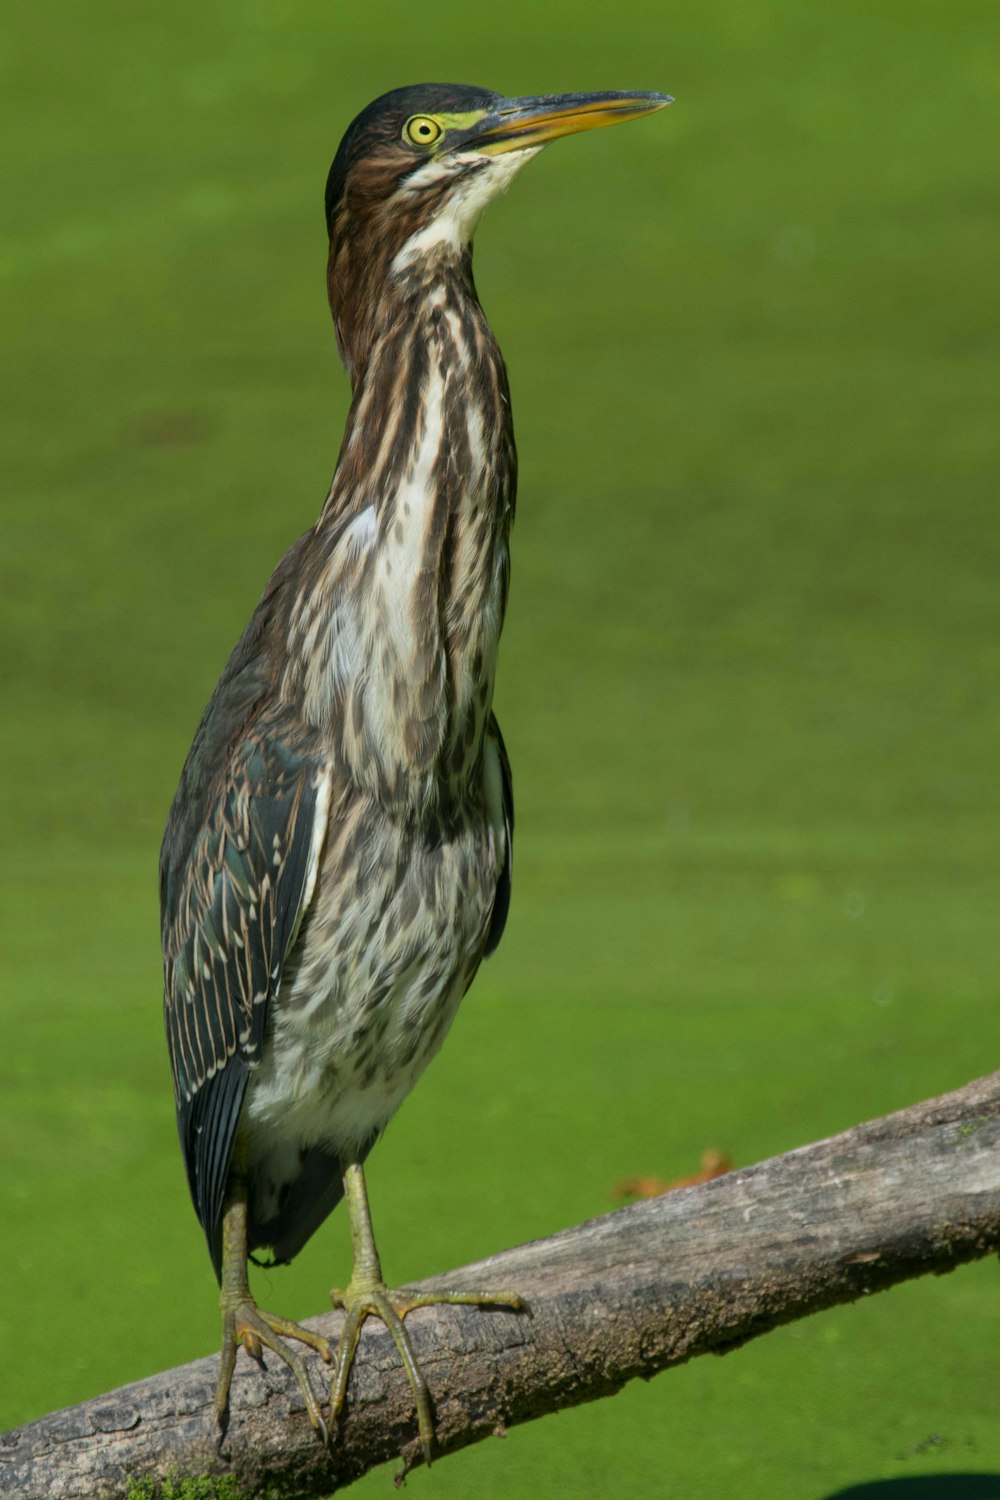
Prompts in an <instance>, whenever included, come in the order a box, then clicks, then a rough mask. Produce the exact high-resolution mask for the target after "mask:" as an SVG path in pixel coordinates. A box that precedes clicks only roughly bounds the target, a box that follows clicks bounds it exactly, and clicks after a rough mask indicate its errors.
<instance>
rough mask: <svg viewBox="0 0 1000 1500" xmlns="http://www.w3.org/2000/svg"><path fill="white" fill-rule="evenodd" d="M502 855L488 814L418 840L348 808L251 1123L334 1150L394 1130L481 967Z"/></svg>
mask: <svg viewBox="0 0 1000 1500" xmlns="http://www.w3.org/2000/svg"><path fill="white" fill-rule="evenodd" d="M497 858H498V852H497V850H496V848H495V845H494V835H493V832H492V830H491V829H490V827H489V824H488V821H487V819H486V818H485V816H484V815H483V814H482V812H481V810H479V809H477V808H475V807H471V806H470V807H469V808H468V809H466V810H465V812H464V813H463V815H462V816H461V817H460V818H459V819H458V820H457V821H456V822H455V823H454V824H453V825H452V827H450V828H449V829H442V828H441V827H436V828H435V827H425V828H424V829H422V830H421V831H420V832H419V833H414V832H406V831H402V830H401V829H400V828H399V827H398V826H397V825H396V824H394V823H393V822H391V821H389V820H388V819H386V817H385V815H384V813H381V812H380V811H379V810H378V809H376V808H375V807H374V806H373V805H372V804H371V803H370V802H369V801H368V800H367V799H364V798H358V799H355V801H354V802H353V804H352V805H351V806H350V807H349V808H348V809H347V810H346V811H345V810H344V809H342V810H341V814H340V816H339V818H338V820H337V821H335V822H332V824H331V831H330V835H329V839H328V843H327V848H326V850H325V854H324V859H323V864H322V867H321V870H320V874H319V879H318V881H317V888H316V897H315V900H314V902H313V905H312V908H311V909H310V913H309V917H308V919H307V922H306V924H304V927H303V930H302V933H301V934H300V938H299V941H298V943H297V945H296V948H295V951H294V952H293V954H292V955H290V958H289V960H288V962H287V963H286V966H285V970H284V973H283V975H282V983H281V989H280V992H279V995H278V997H277V999H276V1000H275V1002H274V1006H273V1012H272V1015H273V1023H272V1027H271V1034H270V1038H269V1044H268V1045H267V1046H266V1047H265V1051H264V1057H263V1059H262V1062H261V1064H260V1067H259V1069H258V1070H257V1073H256V1074H255V1076H254V1077H253V1078H252V1080H251V1086H250V1102H249V1116H250V1120H251V1123H254V1122H256V1123H257V1124H258V1126H259V1127H260V1128H263V1129H265V1130H267V1131H278V1132H279V1133H281V1134H282V1136H285V1137H287V1136H289V1135H290V1136H292V1137H294V1138H295V1139H297V1140H298V1141H299V1142H300V1143H309V1142H318V1141H322V1142H326V1143H329V1144H332V1145H335V1146H343V1144H344V1143H345V1142H355V1143H360V1142H362V1141H363V1140H364V1139H365V1138H366V1137H367V1136H369V1135H371V1134H372V1133H374V1132H377V1131H379V1130H381V1129H382V1128H383V1126H384V1125H385V1123H386V1121H387V1120H388V1118H389V1116H390V1115H391V1114H392V1113H393V1112H394V1111H395V1109H396V1108H397V1107H398V1106H399V1104H400V1103H401V1102H402V1100H403V1098H404V1097H405V1096H406V1094H407V1093H408V1092H409V1090H410V1089H411V1088H412V1087H413V1084H414V1083H415V1082H416V1080H417V1078H418V1077H419V1075H420V1073H421V1072H422V1070H423V1068H424V1067H425V1066H426V1064H427V1062H429V1060H430V1058H431V1057H432V1056H433V1055H434V1053H435V1052H436V1051H437V1049H438V1047H439V1046H440V1044H441V1042H442V1041H443V1039H444V1036H445V1034H446V1032H447V1030H448V1027H449V1026H450V1024H451V1022H452V1020H453V1019H454V1015H455V1012H456V1010H457V1008H458V1004H459V1001H460V1000H461V998H462V995H463V994H464V992H465V990H466V989H467V987H468V985H469V983H470V982H471V980H472V977H473V975H474V973H475V971H476V969H477V967H478V965H479V961H480V958H481V956H482V952H483V947H484V944H485V938H486V932H487V929H488V925H489V919H490V913H491V910H492V904H493V899H494V893H495V889H496V879H497Z"/></svg>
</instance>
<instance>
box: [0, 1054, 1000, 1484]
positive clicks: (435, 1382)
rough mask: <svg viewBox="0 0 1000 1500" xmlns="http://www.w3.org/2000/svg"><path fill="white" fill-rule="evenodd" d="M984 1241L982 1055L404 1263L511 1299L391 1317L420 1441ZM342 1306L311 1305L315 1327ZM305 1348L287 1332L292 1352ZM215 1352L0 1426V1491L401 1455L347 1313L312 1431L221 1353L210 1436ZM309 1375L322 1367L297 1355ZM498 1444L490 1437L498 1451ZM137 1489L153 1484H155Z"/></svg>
mask: <svg viewBox="0 0 1000 1500" xmlns="http://www.w3.org/2000/svg"><path fill="white" fill-rule="evenodd" d="M998 1249H1000V1073H994V1074H992V1075H990V1076H989V1077H987V1078H984V1079H980V1080H979V1081H977V1082H975V1083H971V1084H969V1085H967V1086H966V1087H965V1088H963V1089H959V1090H957V1091H956V1092H955V1093H952V1094H946V1095H944V1096H943V1097H941V1098H939V1099H930V1100H926V1101H925V1102H924V1103H922V1104H917V1105H914V1106H913V1107H912V1108H910V1109H906V1110H902V1111H900V1112H899V1113H898V1114H893V1115H888V1116H886V1117H885V1118H883V1119H880V1120H875V1121H872V1122H871V1123H869V1124H866V1125H859V1126H857V1127H856V1128H855V1129H853V1130H849V1131H847V1132H846V1133H845V1134H843V1135H838V1136H835V1137H833V1138H832V1139H830V1140H826V1141H820V1142H818V1143H817V1144H815V1145H812V1146H807V1147H803V1148H802V1149H800V1150H797V1151H792V1152H789V1153H788V1154H787V1155H785V1156H779V1157H774V1158H773V1159H771V1160H770V1161H765V1162H761V1163H760V1164H759V1165H757V1166H754V1167H749V1168H746V1169H744V1170H741V1171H737V1172H732V1173H730V1174H729V1175H728V1176H725V1177H720V1178H717V1179H716V1180H715V1181H712V1182H708V1183H706V1184H704V1185H703V1186H700V1187H696V1188H688V1189H684V1190H682V1191H679V1192H674V1193H670V1194H667V1195H666V1196H664V1197H662V1198H656V1199H652V1200H649V1201H647V1202H643V1203H639V1204H635V1205H633V1206H632V1207H629V1208H623V1209H620V1210H618V1211H617V1212H615V1213H611V1214H607V1215H606V1216H604V1217H603V1218H600V1219H594V1220H592V1221H590V1222H589V1223H586V1224H581V1225H579V1226H578V1227H577V1228H575V1229H568V1230H565V1231H564V1232H562V1233H561V1234H557V1235H554V1236H553V1237H552V1238H550V1239H546V1240H539V1241H537V1242H535V1243H533V1244H528V1245H522V1246H520V1247H518V1248H517V1249H514V1250H508V1251H505V1252H504V1253H503V1254H501V1255H496V1256H493V1257H492V1258H491V1259H489V1260H487V1261H482V1262H480V1263H479V1264H478V1265H476V1266H471V1267H465V1268H463V1269H462V1270H461V1271H455V1272H454V1273H451V1274H449V1275H447V1276H440V1277H435V1278H432V1279H431V1280H429V1281H425V1282H421V1283H420V1289H421V1290H424V1289H427V1290H430V1289H432V1288H434V1287H438V1288H441V1287H447V1286H459V1287H467V1286H483V1287H487V1288H488V1287H497V1288H508V1289H511V1290H515V1291H518V1292H520V1293H521V1294H522V1295H523V1296H524V1297H526V1298H527V1300H528V1302H529V1304H530V1306H531V1309H532V1316H530V1317H527V1316H525V1315H523V1314H517V1313H511V1312H506V1311H503V1310H489V1311H487V1310H482V1309H479V1308H472V1307H438V1308H434V1309H428V1310H426V1311H421V1312H418V1313H416V1314H414V1316H413V1317H412V1319H411V1320H410V1321H409V1323H408V1325H407V1326H408V1327H409V1328H410V1330H411V1332H412V1335H413V1340H414V1345H415V1348H416V1353H417V1357H418V1359H419V1360H420V1362H421V1365H422V1367H423V1369H424V1372H425V1374H426V1375H427V1378H428V1381H429V1384H430V1387H431V1391H432V1393H433V1396H434V1402H435V1408H436V1416H437V1437H438V1452H439V1453H440V1454H441V1455H442V1456H443V1455H444V1454H446V1453H448V1452H451V1451H453V1450H455V1449H458V1448H461V1447H464V1446H465V1445H466V1444H468V1443H473V1442H477V1441H479V1440H480V1439H482V1438H485V1437H488V1436H490V1435H491V1434H494V1433H499V1432H503V1431H504V1430H505V1429H506V1428H507V1427H511V1426H513V1425H515V1424H516V1423H519V1422H527V1421H530V1420H531V1419H532V1418H534V1417H538V1416H541V1415H543V1414H544V1413H546V1412H550V1411H557V1410H559V1409H560V1408H562V1407H567V1406H573V1405H576V1404H578V1403H580V1402H583V1401H592V1400H595V1399H597V1398H599V1397H601V1396H608V1395H611V1394H612V1393H613V1392H615V1391H617V1390H619V1389H620V1388H621V1387H622V1386H623V1385H625V1384H626V1383H627V1382H628V1381H629V1380H632V1379H634V1378H635V1377H636V1376H643V1377H649V1376H651V1375H654V1374H656V1373H657V1372H658V1371H660V1370H664V1369H666V1368H667V1367H668V1366H670V1365H675V1364H681V1363H683V1362H684V1361H686V1360H688V1359H691V1358H693V1357H694V1356H695V1355H698V1354H705V1353H708V1352H710V1351H715V1352H720V1351H722V1350H725V1349H729V1348H732V1347H735V1346H736V1345H738V1344H741V1343H744V1342H746V1341H747V1340H748V1339H751V1338H755V1337H757V1336H758V1335H759V1334H762V1333H766V1332H768V1330H769V1329H772V1328H775V1327H777V1326H778V1325H779V1324H782V1323H788V1322H791V1321H792V1320H794V1319H796V1318H802V1317H805V1316H806V1315H807V1314H809V1313H812V1312H816V1311H818V1310H819V1309H821V1308H825V1307H831V1306H833V1305H834V1304H836V1303H839V1302H850V1301H853V1300H854V1299H855V1298H858V1297H860V1296H863V1295H866V1294H868V1293H871V1292H876V1291H882V1290H884V1289H885V1288H887V1287H889V1286H892V1285H893V1284H894V1283H896V1282H899V1281H903V1280H906V1279H907V1278H910V1277H914V1276H921V1275H925V1274H927V1273H928V1272H942V1271H947V1270H951V1269H952V1268H953V1267H955V1266H957V1265H960V1264H961V1263H963V1262H965V1261H969V1260H974V1259H976V1258H977V1257H980V1256H983V1255H986V1254H989V1253H990V1252H993V1251H997V1250H998ZM340 1321H341V1315H340V1314H329V1315H327V1316H325V1317H320V1318H316V1319H313V1320H311V1323H310V1326H312V1327H315V1328H319V1329H321V1330H322V1331H323V1332H324V1333H326V1334H327V1335H328V1336H329V1337H331V1338H336V1335H337V1333H338V1331H339V1328H340ZM307 1353H308V1351H307ZM217 1368H218V1359H217V1357H212V1358H209V1359H200V1360H196V1361H195V1362H194V1363H193V1364H189V1365H184V1366H182V1367H180V1368H178V1369H176V1370H168V1371H165V1372H163V1373H162V1374H159V1375H154V1376H152V1377H151V1378H150V1379H148V1380H143V1381H139V1382H137V1383H136V1384H134V1385H131V1386H126V1387H123V1388H122V1389H121V1390H118V1391H114V1392H112V1393H111V1394H110V1395H108V1396H103V1397H100V1398H98V1399H97V1400H93V1401H88V1402H86V1403H84V1404H83V1405H81V1406H77V1407H73V1408H71V1409H69V1410H67V1411H62V1412H56V1413H54V1414H53V1415H52V1416H49V1417H44V1418H42V1420H40V1421H38V1422H34V1423H32V1424H30V1425H29V1426H27V1427H22V1428H20V1429H18V1430H16V1431H14V1432H10V1433H7V1434H3V1435H0V1495H4V1496H12V1497H13V1496H17V1497H18V1500H42V1497H45V1500H111V1497H119V1496H125V1495H126V1494H127V1493H128V1482H129V1480H130V1479H131V1480H134V1481H141V1480H143V1479H153V1480H155V1481H159V1480H162V1479H164V1478H166V1477H170V1478H172V1479H173V1480H174V1482H175V1483H177V1482H178V1481H179V1480H181V1479H183V1478H187V1477H192V1478H193V1477H196V1476H204V1475H219V1476H227V1477H228V1479H229V1480H230V1481H231V1483H230V1485H229V1486H228V1487H226V1488H225V1489H223V1490H222V1491H220V1493H221V1494H225V1495H226V1496H227V1497H228V1496H229V1495H233V1494H235V1495H239V1496H243V1497H247V1500H263V1497H266V1500H291V1497H303V1496H313V1495H327V1494H330V1493H331V1492H332V1491H334V1490H335V1489H337V1488H339V1487H341V1486H343V1485H345V1484H348V1483H349V1482H350V1481H351V1480H352V1479H356V1478H357V1477H358V1476H359V1475H361V1474H363V1473H365V1472H366V1471H367V1470H368V1469H371V1468H373V1467H375V1465H377V1464H381V1463H384V1462H386V1461H387V1460H390V1459H393V1458H395V1457H398V1456H399V1454H400V1453H402V1455H403V1457H404V1461H405V1462H407V1463H413V1462H417V1461H419V1447H418V1445H417V1443H416V1423H415V1417H414V1411H413V1399H412V1393H411V1391H410V1388H409V1385H408V1383H407V1381H406V1378H405V1375H404V1374H403V1371H402V1369H401V1367H400V1365H399V1361H398V1358H397V1355H396V1351H395V1348H394V1346H393V1344H392V1342H391V1340H390V1338H389V1336H388V1334H387V1333H386V1332H385V1330H384V1329H382V1328H381V1326H380V1325H379V1324H377V1323H368V1324H367V1325H366V1328H365V1332H364V1334H363V1337H362V1342H361V1347H360V1349H359V1352H358V1357H357V1360H356V1363H355V1366H354V1370H353V1372H352V1375H351V1386H350V1392H349V1396H348V1406H347V1410H346V1413H345V1416H344V1419H343V1421H342V1423H341V1427H340V1431H339V1432H338V1433H337V1434H336V1436H335V1438H334V1440H333V1441H332V1443H331V1445H330V1447H329V1449H325V1448H324V1447H323V1446H322V1445H321V1444H320V1443H319V1442H318V1440H317V1438H316V1436H315V1434H314V1433H313V1431H312V1429H311V1427H310V1426H309V1424H308V1421H307V1419H306V1416H305V1412H304V1410H303V1407H302V1402H301V1398H300V1396H299V1393H298V1391H297V1388H296V1386H295V1384H294V1381H293V1380H292V1379H291V1378H290V1376H289V1375H288V1372H287V1371H286V1370H285V1368H284V1366H283V1365H281V1364H280V1363H279V1362H278V1361H277V1360H275V1359H273V1358H269V1360H268V1368H267V1370H266V1372H264V1373H262V1372H261V1371H260V1370H259V1368H258V1367H257V1366H255V1365H254V1364H253V1363H252V1362H251V1361H250V1360H249V1359H247V1358H246V1357H245V1356H244V1355H242V1354H241V1355H240V1357H239V1360H238V1363H237V1369H236V1376H235V1378H234V1381H233V1391H232V1421H231V1425H230V1430H229V1434H228V1436H227V1438H226V1441H225V1443H224V1444H223V1445H222V1447H221V1449H220V1447H219V1444H218V1441H217V1436H216V1431H215V1425H214V1418H213V1412H212V1396H213V1388H214V1383H215V1374H216V1371H217ZM312 1373H313V1376H314V1380H315V1383H316V1389H317V1390H323V1389H324V1388H325V1383H326V1381H327V1380H328V1373H327V1367H326V1366H324V1365H323V1364H322V1362H321V1361H320V1360H319V1358H318V1357H317V1358H316V1359H315V1364H314V1365H313V1366H312ZM498 1462H502V1455H501V1456H498ZM154 1492H155V1491H154Z"/></svg>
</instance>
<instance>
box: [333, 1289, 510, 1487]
mask: <svg viewBox="0 0 1000 1500" xmlns="http://www.w3.org/2000/svg"><path fill="white" fill-rule="evenodd" d="M330 1300H331V1301H332V1303H333V1305H334V1307H339V1308H343V1310H344V1312H345V1314H346V1316H345V1318H344V1326H343V1328H342V1329H341V1332H340V1338H339V1339H338V1341H337V1352H336V1355H335V1357H334V1359H335V1364H334V1374H333V1380H332V1382H331V1385H330V1420H331V1422H332V1423H333V1424H334V1425H336V1423H337V1421H338V1419H339V1417H340V1413H341V1412H342V1410H343V1408H344V1401H345V1399H346V1396H347V1382H348V1379H349V1377H350V1373H351V1366H352V1365H353V1363H354V1356H355V1354H356V1353H357V1348H358V1343H359V1341H360V1339H361V1329H362V1327H363V1325H364V1323H365V1320H366V1319H367V1318H370V1317H375V1318H378V1319H379V1321H380V1322H381V1323H383V1324H384V1325H385V1327H386V1328H387V1329H388V1330H389V1333H390V1335H391V1336H392V1341H393V1343H394V1344H395V1345H396V1349H397V1351H398V1353H399V1357H400V1359H401V1361H402V1364H403V1368H404V1370H405V1371H406V1375H407V1378H408V1380H409V1382H410V1389H411V1390H412V1391H413V1400H414V1404H415V1406H416V1409H417V1430H418V1433H419V1437H420V1447H421V1449H422V1450H423V1455H424V1462H425V1463H426V1464H427V1465H428V1467H430V1463H431V1458H432V1455H433V1444H434V1411H433V1405H432V1402H431V1393H430V1389H429V1387H428V1385H427V1381H426V1379H425V1378H424V1374H423V1371H422V1370H421V1368H420V1365H419V1364H418V1363H417V1357H416V1355H415V1354H414V1352H413V1344H412V1343H411V1341H410V1335H409V1334H408V1333H407V1331H406V1328H405V1327H404V1319H405V1318H406V1317H407V1316H408V1315H409V1314H410V1313H411V1312H413V1311H414V1309H415V1308H418V1307H435V1306H437V1305H439V1304H442V1303H443V1304H450V1305H452V1306H474V1307H507V1308H510V1309H511V1310H513V1311H515V1312H527V1311H529V1308H528V1305H527V1303H526V1302H525V1301H524V1299H523V1298H522V1297H519V1296H518V1295H517V1293H516V1292H407V1291H405V1290H390V1288H389V1287H387V1286H386V1285H385V1284H384V1283H383V1282H381V1281H368V1280H363V1281H352V1282H351V1284H350V1286H348V1287H346V1288H341V1287H334V1288H333V1290H332V1291H331V1292H330Z"/></svg>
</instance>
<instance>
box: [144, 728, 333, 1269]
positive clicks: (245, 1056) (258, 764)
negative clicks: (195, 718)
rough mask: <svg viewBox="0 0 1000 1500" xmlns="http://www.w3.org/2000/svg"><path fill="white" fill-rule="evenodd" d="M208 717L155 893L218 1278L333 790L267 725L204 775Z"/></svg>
mask: <svg viewBox="0 0 1000 1500" xmlns="http://www.w3.org/2000/svg"><path fill="white" fill-rule="evenodd" d="M213 707H216V700H213V704H210V705H209V709H208V711H207V713H206V716H205V720H204V721H203V723H202V727H201V729H200V730H199V733H198V736H197V737H196V739H195V743H194V745H193V747H192V751H191V755H190V756H189V759H188V764H187V765H186V766H185V770H184V774H183V776H182V778H181V784H180V788H179V790H178V793H177V797H176V798H175V801H174V807H173V809H172V810H171V815H170V819H169V821H168V823H167V831H166V834H165V836H164V841H163V852H162V855H161V861H160V893H161V913H162V930H163V956H164V978H165V1017H166V1025H167V1036H168V1040H169V1044H170V1058H171V1063H172V1065H173V1071H174V1088H175V1096H176V1102H177V1121H178V1128H179V1130H180V1136H181V1145H182V1147H183V1150H184V1157H185V1162H186V1164H187V1172H188V1181H189V1183H190V1187H191V1196H192V1198H193V1199H194V1205H195V1209H196V1211H197V1213H198V1217H199V1219H200V1220H201V1224H202V1227H203V1229H204V1231H205V1235H206V1237H207V1239H208V1245H209V1250H210V1251H211V1254H212V1259H213V1262H214V1264H215V1268H216V1274H217V1275H218V1274H219V1268H220V1259H221V1221H222V1209H223V1194H224V1192H225V1186H226V1175H227V1173H228V1170H229V1163H230V1159H231V1156H232V1151H233V1143H234V1136H235V1131H236V1125H237V1121H238V1119H239V1114H240V1109H241V1106H242V1103H243V1096H244V1093H245V1091H246V1084H247V1074H248V1070H249V1068H250V1067H251V1066H252V1065H253V1063H254V1062H256V1061H257V1059H258V1058H259V1056H260V1050H261V1046H262V1044H263V1040H264V1034H265V1027H266V1023H267V1015H268V1009H269V1005H270V1002H271V1000H272V999H273V998H274V996H275V994H276V993H277V990H278V986H279V984H280V981H281V970H282V965H283V964H284V961H285V957H286V955H287V953H288V951H289V949H290V947H291V946H292V943H293V942H294V940H295V936H296V933H297V931H298V928H299V924H300V922H301V920H302V916H303V913H304V911H305V909H306V907H307V906H308V904H309V901H310V900H311V897H312V892H313V888H314V886H315V881H316V871H317V867H318V862H319V857H320V853H321V850H322V846H323V840H324V838H325V835H326V820H327V810H328V804H329V787H330V781H329V774H328V772H327V770H326V767H325V765H324V762H323V758H322V756H321V754H320V753H319V751H318V749H317V747H316V745H315V744H314V743H313V740H312V736H311V735H310V734H309V732H308V731H305V730H303V729H302V727H301V726H298V725H296V726H290V725H289V724H288V723H287V722H282V720H281V719H280V718H279V717H278V716H277V715H275V714H271V715H269V716H268V715H261V716H259V717H257V718H256V719H255V720H253V722H252V723H251V724H250V725H249V726H248V727H245V728H243V729H242V731H241V732H240V733H239V734H238V735H237V736H236V738H235V741H234V742H232V744H231V747H230V748H229V750H228V754H226V752H225V750H223V755H222V757H221V759H222V769H221V772H220V773H219V774H218V775H216V776H212V775H208V776H206V772H205V768H206V765H210V764H211V763H212V762H213V760H216V757H215V756H214V755H213V754H212V745H213V742H214V743H216V744H217V743H218V731H219V728H220V727H221V726H220V725H218V724H216V725H214V726H213ZM215 716H216V718H222V719H224V718H225V714H224V711H223V710H222V709H219V708H218V707H216V714H215ZM225 741H226V737H225V736H223V745H225ZM192 810H194V815H193V816H192Z"/></svg>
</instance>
